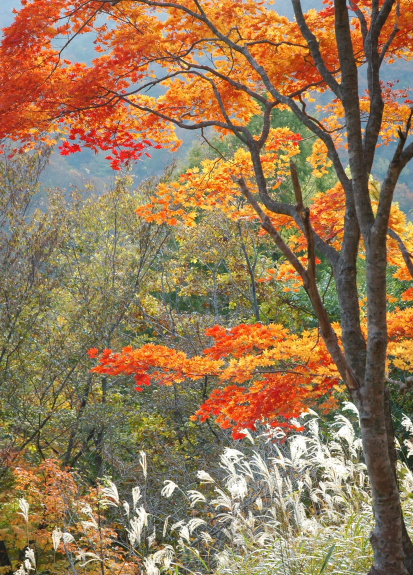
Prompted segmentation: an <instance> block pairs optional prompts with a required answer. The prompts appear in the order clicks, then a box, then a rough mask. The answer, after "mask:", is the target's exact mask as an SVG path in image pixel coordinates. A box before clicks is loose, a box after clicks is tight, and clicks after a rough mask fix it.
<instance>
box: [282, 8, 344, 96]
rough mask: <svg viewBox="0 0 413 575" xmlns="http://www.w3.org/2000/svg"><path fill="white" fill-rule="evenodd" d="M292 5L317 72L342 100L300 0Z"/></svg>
mask: <svg viewBox="0 0 413 575" xmlns="http://www.w3.org/2000/svg"><path fill="white" fill-rule="evenodd" d="M292 5H293V8H294V15H295V19H296V21H297V24H298V26H299V27H300V31H301V34H302V35H303V37H304V38H305V40H306V42H307V44H308V47H309V49H310V52H311V56H312V57H313V60H314V62H315V65H316V67H317V70H318V71H319V72H320V74H321V76H322V78H324V80H325V81H326V82H327V84H328V86H329V87H330V88H331V90H332V91H333V92H334V94H335V95H336V96H338V97H339V98H341V86H340V84H339V83H338V82H337V80H336V79H335V78H334V76H333V74H332V73H331V72H330V70H329V69H328V68H327V66H326V63H325V62H324V58H323V57H322V55H321V52H320V47H319V43H318V41H317V38H316V37H315V36H314V34H313V33H312V32H311V30H310V28H309V27H308V25H307V22H306V20H305V18H304V14H303V10H302V7H301V2H300V0H292Z"/></svg>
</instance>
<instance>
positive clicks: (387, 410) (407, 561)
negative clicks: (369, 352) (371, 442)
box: [384, 387, 413, 575]
mask: <svg viewBox="0 0 413 575" xmlns="http://www.w3.org/2000/svg"><path fill="white" fill-rule="evenodd" d="M384 416H385V420H386V433H387V447H388V451H389V457H390V461H391V464H392V468H393V473H394V477H395V478H396V482H397V467H396V466H397V451H396V445H395V435H394V426H393V419H392V414H391V403H390V392H389V390H388V388H387V387H386V389H385V394H384ZM401 518H402V543H403V551H404V555H405V558H404V565H405V567H406V569H407V571H408V573H409V575H413V543H412V541H411V539H410V536H409V534H408V532H407V529H406V524H405V522H404V517H403V512H402V514H401Z"/></svg>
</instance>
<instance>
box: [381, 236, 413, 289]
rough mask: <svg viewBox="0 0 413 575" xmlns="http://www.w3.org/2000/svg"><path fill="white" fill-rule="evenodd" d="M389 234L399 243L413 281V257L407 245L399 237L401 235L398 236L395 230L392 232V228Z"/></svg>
mask: <svg viewBox="0 0 413 575" xmlns="http://www.w3.org/2000/svg"><path fill="white" fill-rule="evenodd" d="M387 234H388V235H389V236H390V237H391V238H393V239H394V240H396V242H397V243H398V246H399V248H400V252H401V254H402V256H403V259H404V263H405V264H406V266H407V269H408V270H409V272H410V275H411V276H412V279H413V256H412V254H411V253H410V252H409V250H408V249H407V247H406V244H405V243H404V242H403V240H402V239H401V237H400V236H399V234H397V233H396V232H395V231H394V230H392V229H391V228H389V229H388V230H387Z"/></svg>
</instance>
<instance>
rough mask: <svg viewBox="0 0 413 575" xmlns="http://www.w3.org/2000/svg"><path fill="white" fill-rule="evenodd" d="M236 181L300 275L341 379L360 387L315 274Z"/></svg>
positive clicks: (350, 388) (251, 196)
mask: <svg viewBox="0 0 413 575" xmlns="http://www.w3.org/2000/svg"><path fill="white" fill-rule="evenodd" d="M236 181H237V183H238V185H239V187H240V190H241V192H242V194H243V195H244V197H245V198H246V199H247V200H248V202H249V203H250V204H251V206H252V207H253V208H254V210H255V211H256V213H257V214H258V216H259V218H260V220H261V225H262V227H263V228H264V229H265V230H266V231H267V232H268V233H269V235H270V236H271V237H272V238H273V240H274V242H275V244H276V245H277V247H278V248H279V249H280V250H281V252H282V253H283V254H284V256H285V257H286V258H287V259H288V261H289V262H290V263H291V265H292V266H293V267H294V269H295V270H296V272H297V273H298V274H299V275H300V277H301V279H302V280H303V283H304V288H305V290H306V291H307V293H308V296H309V298H310V300H311V303H312V305H313V308H314V311H315V313H316V315H317V318H318V321H319V324H320V332H321V335H322V338H323V340H324V343H325V344H326V347H327V349H328V351H329V353H330V354H331V357H332V358H333V360H334V362H335V364H336V366H337V368H338V370H339V372H340V375H341V377H342V379H343V380H344V382H345V383H346V385H347V387H348V389H349V390H355V389H358V388H359V387H360V384H359V382H358V380H357V378H356V376H355V375H354V373H353V371H352V370H351V368H350V366H349V364H348V362H347V359H346V357H345V355H344V354H343V352H342V350H341V348H340V344H339V342H338V338H337V335H336V333H335V331H334V329H333V327H332V325H331V323H330V319H329V317H328V314H327V310H326V308H325V306H324V303H323V301H322V298H321V296H320V294H319V292H318V288H317V284H316V278H315V276H313V274H312V273H311V272H310V273H309V272H308V270H306V269H305V267H304V266H303V265H302V263H301V262H300V260H299V259H298V258H297V256H296V255H295V254H294V252H293V251H292V250H291V249H290V247H289V246H288V245H287V244H286V243H285V242H284V240H283V239H282V237H281V236H280V234H279V233H278V231H277V230H276V228H275V227H274V225H273V223H272V222H271V220H270V218H269V217H268V216H267V214H266V213H265V212H264V211H263V210H262V208H261V206H260V205H259V203H258V202H257V200H256V199H255V198H254V196H253V194H252V193H251V192H250V190H249V189H248V186H247V185H246V183H245V180H244V179H243V178H240V179H239V180H236Z"/></svg>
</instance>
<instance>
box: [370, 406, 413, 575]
mask: <svg viewBox="0 0 413 575" xmlns="http://www.w3.org/2000/svg"><path fill="white" fill-rule="evenodd" d="M387 404H388V400H387V401H386V402H385V403H382V402H380V400H377V399H376V398H371V397H367V398H366V397H364V398H363V397H362V398H361V411H360V426H361V433H362V440H363V450H364V456H365V461H366V466H367V470H368V474H369V477H370V483H371V489H372V496H373V512H374V519H375V526H374V529H373V531H372V534H371V536H370V542H371V545H372V547H373V551H374V566H373V567H372V568H371V570H370V574H369V575H411V574H412V571H411V570H409V567H408V566H409V565H410V564H411V559H412V556H411V555H410V552H409V548H410V545H411V543H410V539H409V537H408V535H407V532H406V529H405V527H404V522H403V517H402V509H401V502H400V494H399V488H398V485H397V478H396V469H395V464H396V459H395V456H394V454H395V449H394V432H393V428H392V425H391V426H389V422H390V423H391V419H390V420H389V415H390V412H389V405H387ZM409 543H410V545H409ZM406 551H407V552H408V553H407V554H406Z"/></svg>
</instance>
